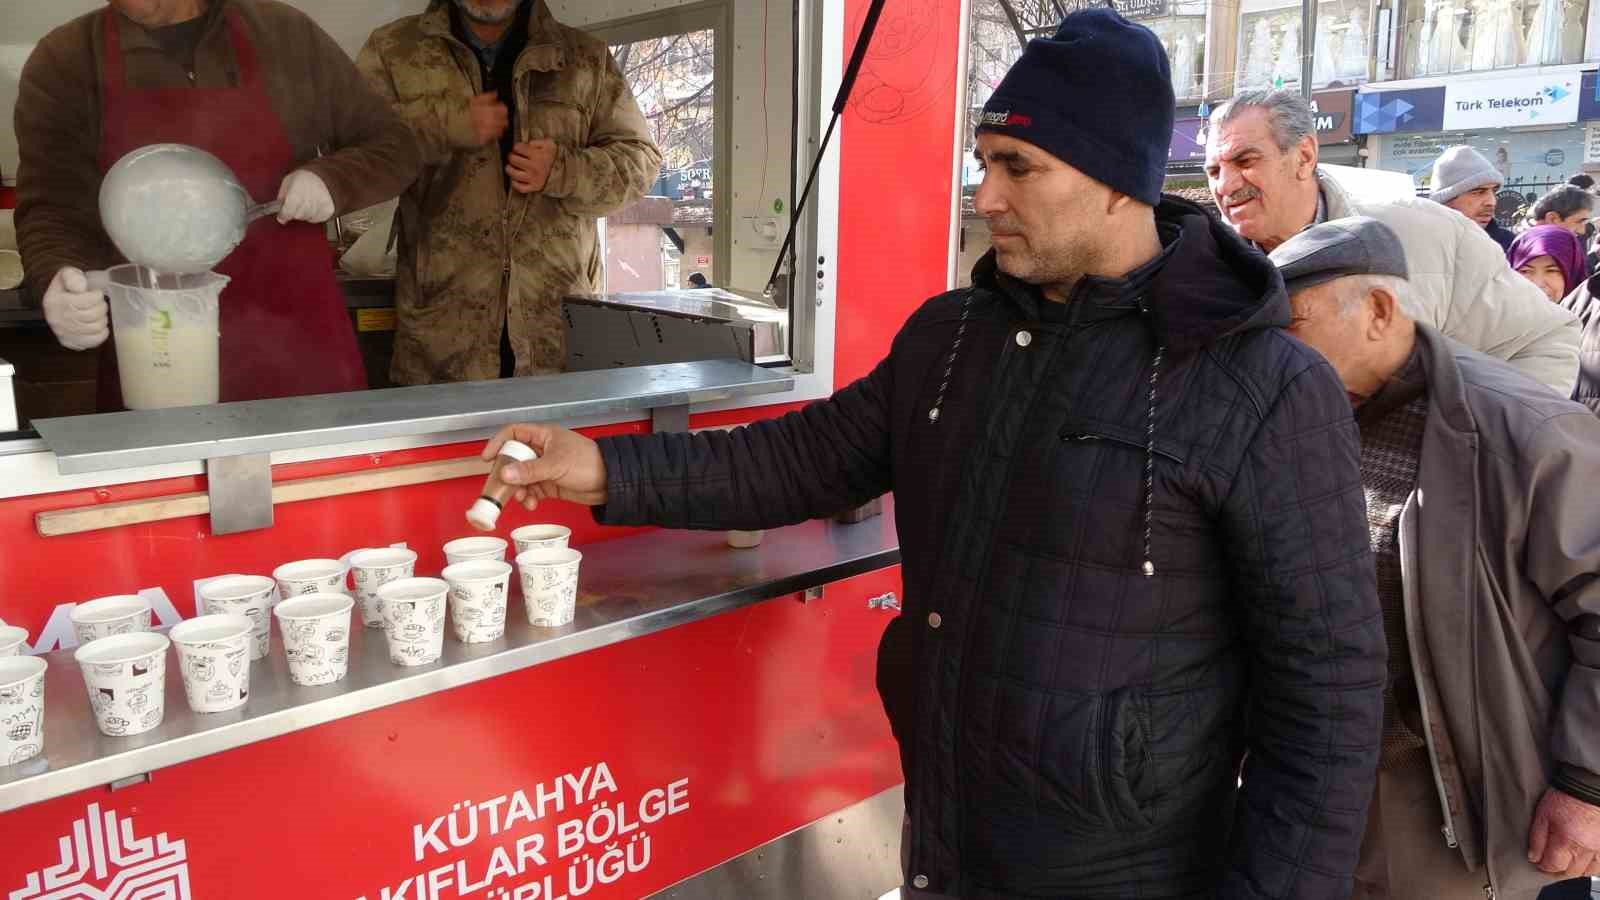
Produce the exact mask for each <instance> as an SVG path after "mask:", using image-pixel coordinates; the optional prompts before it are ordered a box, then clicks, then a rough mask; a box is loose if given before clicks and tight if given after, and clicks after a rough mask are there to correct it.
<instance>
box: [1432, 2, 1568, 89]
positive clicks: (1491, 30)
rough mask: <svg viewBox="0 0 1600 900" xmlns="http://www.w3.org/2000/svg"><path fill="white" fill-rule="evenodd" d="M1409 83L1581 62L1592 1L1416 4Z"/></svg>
mask: <svg viewBox="0 0 1600 900" xmlns="http://www.w3.org/2000/svg"><path fill="white" fill-rule="evenodd" d="M1404 15H1405V68H1406V74H1407V75H1408V76H1409V77H1417V76H1423V75H1444V74H1448V73H1451V72H1471V71H1482V70H1486V69H1503V68H1509V67H1512V66H1540V65H1558V64H1561V63H1575V62H1579V61H1581V60H1582V59H1583V38H1584V29H1585V26H1586V24H1587V22H1588V19H1589V2H1588V0H1412V2H1408V3H1407V4H1406V5H1405V12H1404Z"/></svg>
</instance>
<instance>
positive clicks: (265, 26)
mask: <svg viewBox="0 0 1600 900" xmlns="http://www.w3.org/2000/svg"><path fill="white" fill-rule="evenodd" d="M230 7H231V8H233V9H236V10H238V11H239V15H240V18H241V19H242V20H243V21H244V27H245V31H246V32H247V35H248V37H249V38H250V41H251V42H252V43H253V44H254V45H255V47H256V51H257V55H258V56H259V57H260V59H261V63H262V67H263V68H262V74H263V77H264V79H265V82H266V90H267V94H268V95H269V96H270V97H271V98H272V104H273V107H274V108H275V109H276V111H277V113H278V117H279V118H280V119H282V120H283V126H284V131H285V132H286V133H287V135H288V138H289V143H290V144H291V145H292V147H293V150H294V156H295V159H296V161H297V162H298V164H299V165H301V166H303V167H304V168H306V169H309V170H311V171H313V172H315V173H317V175H318V176H320V177H321V178H322V180H323V181H324V182H325V183H326V184H327V185H328V191H329V193H331V194H333V201H334V205H335V206H336V207H337V208H338V211H339V212H340V213H346V212H350V211H352V210H356V209H361V208H363V207H367V206H371V205H373V204H375V203H381V202H383V201H385V200H388V199H389V198H391V197H394V196H396V195H397V194H399V193H400V192H401V191H402V190H405V187H406V185H408V184H410V183H411V181H412V179H414V178H415V177H416V174H417V169H418V167H419V166H420V164H421V163H420V160H419V159H418V151H417V146H416V141H415V140H414V139H413V138H412V136H411V135H410V134H409V133H408V132H407V130H406V127H405V125H404V124H403V123H401V122H400V120H399V119H397V118H396V117H395V115H394V113H393V112H391V111H390V110H388V109H387V108H385V107H384V105H383V104H382V103H381V102H379V100H378V98H377V97H376V96H374V94H373V93H372V90H371V88H369V87H368V86H367V84H366V82H365V81H363V80H362V78H361V76H360V75H359V74H358V73H357V72H356V69H355V66H353V65H351V63H350V57H349V56H347V55H345V52H344V51H343V50H341V49H339V45H338V44H336V43H334V40H333V38H331V37H329V36H328V35H327V33H326V32H324V31H323V30H322V29H321V28H318V27H317V25H316V23H315V22H313V21H311V19H310V18H309V17H307V16H306V14H305V13H303V12H300V11H299V10H297V9H295V8H293V7H291V6H287V5H285V4H282V3H274V2H270V0H215V2H213V3H211V4H210V6H209V8H208V10H207V13H206V16H207V19H208V22H207V24H206V26H205V32H204V35H203V36H202V37H201V39H200V44H199V46H198V47H197V48H196V50H195V59H194V78H193V80H192V81H191V80H190V77H189V72H188V70H186V68H185V66H184V64H183V63H182V62H180V61H179V60H178V59H175V58H174V57H173V56H171V55H170V54H168V53H167V51H166V50H165V49H164V48H163V47H162V46H161V45H160V43H158V42H157V41H156V39H155V38H153V37H152V36H151V35H150V33H149V32H148V31H146V30H145V29H144V28H142V27H140V26H139V25H137V24H135V23H134V22H132V21H130V20H128V19H126V18H123V17H122V16H120V15H118V16H117V27H118V28H119V29H120V31H119V38H120V39H121V42H122V53H123V59H124V64H125V67H126V70H127V77H128V81H129V84H130V85H131V86H134V87H139V88H152V87H183V86H187V85H190V84H193V85H196V86H198V87H219V86H225V85H231V84H235V83H236V74H237V68H236V63H235V61H234V58H233V47H232V45H231V44H230V43H229V41H228V33H227V29H226V28H224V27H223V22H222V14H223V11H224V10H225V9H227V8H230ZM108 15H116V14H115V13H113V12H111V11H110V10H109V8H106V9H100V10H96V11H95V12H92V13H89V14H88V15H84V16H80V17H78V18H76V19H73V20H72V21H71V22H68V23H67V24H65V25H62V26H61V27H60V28H57V29H56V30H54V31H52V32H50V34H48V35H46V36H45V38H44V40H42V41H40V42H39V45H38V46H37V47H35V48H34V50H33V53H32V54H31V55H30V56H29V57H28V62H27V64H26V65H24V66H23V68H22V80H21V83H20V84H19V85H18V95H17V111H16V133H17V144H18V146H19V150H20V151H21V156H22V158H21V162H20V164H19V166H18V169H17V242H18V244H19V245H20V248H21V250H22V259H23V263H24V265H25V266H26V267H27V271H28V283H29V286H30V287H31V288H32V291H33V295H34V296H35V297H43V296H44V291H45V288H46V287H47V286H49V284H50V279H51V278H53V277H55V274H56V271H57V270H59V269H60V268H61V267H62V266H76V267H79V268H94V269H99V268H105V267H106V266H109V265H112V264H114V263H117V262H120V261H121V256H120V255H119V254H118V253H117V250H116V248H115V247H113V246H112V245H111V239H110V238H109V237H107V236H106V233H105V229H103V228H101V226H100V205H99V196H100V166H99V161H98V156H99V148H100V80H101V76H100V61H101V59H102V57H103V55H104V49H103V43H102V40H101V38H102V33H101V28H102V27H103V25H102V22H103V21H104V18H103V17H105V16H108ZM318 148H321V150H322V152H323V153H324V155H323V156H322V157H321V158H318V156H317V151H318ZM256 199H257V200H262V201H265V200H271V199H273V198H271V197H257V198H256ZM329 268H330V269H331V268H332V262H331V261H330V263H329Z"/></svg>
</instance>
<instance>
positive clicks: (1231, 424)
mask: <svg viewBox="0 0 1600 900" xmlns="http://www.w3.org/2000/svg"><path fill="white" fill-rule="evenodd" d="M1158 218H1159V221H1160V223H1161V227H1162V236H1163V241H1164V243H1166V244H1167V250H1166V252H1165V253H1164V255H1163V256H1162V257H1161V258H1160V259H1158V260H1157V261H1155V262H1154V263H1152V264H1150V265H1149V266H1146V267H1145V268H1144V269H1142V270H1140V271H1138V272H1135V273H1133V274H1132V275H1131V276H1130V277H1129V278H1127V279H1119V280H1115V281H1109V280H1089V281H1086V282H1084V283H1082V284H1080V285H1079V287H1078V288H1077V289H1076V291H1075V293H1074V295H1073V297H1072V298H1071V299H1070V301H1069V302H1068V303H1067V305H1066V306H1064V307H1063V306H1059V305H1055V304H1050V303H1048V302H1047V301H1044V300H1042V298H1041V296H1040V295H1039V293H1038V292H1037V291H1036V290H1035V289H1033V288H1030V287H1028V286H1025V285H1022V284H1020V283H1018V282H1015V281H1013V280H1012V279H1010V278H1007V277H1005V276H1003V275H1000V274H998V273H997V272H996V270H995V266H994V263H993V261H992V257H991V258H989V259H986V260H985V261H984V262H982V263H980V265H979V267H978V271H977V272H976V279H975V280H976V286H975V287H974V288H973V289H971V290H969V291H958V292H954V293H951V294H947V295H945V296H942V297H938V298H935V299H934V300H932V301H930V302H929V303H927V304H926V305H925V306H923V307H922V309H921V310H919V311H918V312H917V313H916V314H915V315H913V316H912V318H911V320H910V321H909V322H907V323H906V325H905V327H904V329H903V330H902V331H901V332H900V334H899V335H898V336H897V337H896V338H895V341H894V344H893V346H892V348H891V350H890V354H889V356H888V358H887V359H885V360H884V361H883V362H882V363H881V364H879V365H878V367H877V368H876V369H875V370H874V371H873V372H872V373H871V374H870V375H868V376H867V377H865V378H863V379H862V380H860V381H858V382H856V383H854V384H852V385H850V386H848V387H846V388H844V389H843V390H841V391H839V392H838V393H837V394H835V395H834V396H833V397H832V398H831V399H829V400H827V401H824V402H820V403H816V404H813V405H812V406H810V407H808V408H807V409H804V410H802V411H800V412H798V413H794V414H791V415H788V416H785V417H783V418H780V419H776V420H773V421H769V422H761V423H757V424H754V425H751V426H749V427H746V428H742V429H738V430H736V431H733V432H729V433H707V434H700V435H694V436H690V435H655V436H650V437H628V438H617V439H608V440H605V441H603V442H602V443H601V448H602V452H603V454H604V456H605V462H606V467H607V473H608V477H609V496H608V501H609V505H608V506H606V507H604V508H602V509H601V510H599V511H597V516H599V517H600V518H601V519H602V521H606V522H613V523H634V524H638V523H657V524H661V525H666V526H671V527H680V528H748V529H754V528H764V527H773V526H777V525H781V524H785V523H792V522H798V521H802V520H805V519H807V518H811V517H816V516H824V515H828V514H831V513H834V512H837V511H839V510H841V509H845V508H849V507H851V506H853V505H857V504H860V503H862V502H864V501H866V500H868V499H869V498H871V497H874V496H876V495H878V494H880V493H882V492H884V491H886V490H893V491H894V492H895V501H896V506H895V509H896V519H897V525H898V527H899V534H900V541H901V549H902V553H903V556H904V575H905V587H906V600H905V604H906V605H905V613H904V614H903V615H902V616H900V617H899V618H898V619H896V620H895V621H894V622H893V623H891V625H890V626H889V629H888V631H887V632H886V633H885V635H884V638H883V644H882V646H881V648H880V657H879V677H878V681H879V685H878V687H879V690H880V692H881V693H882V695H883V700H884V706H885V708H886V710H887V712H888V715H889V719H890V722H891V724H892V726H893V728H894V731H895V735H896V737H897V738H898V739H899V741H900V746H901V752H902V762H903V765H904V767H905V773H906V805H907V808H908V813H909V817H910V829H909V832H908V840H909V841H910V846H909V865H910V868H909V870H908V873H907V877H908V879H911V880H912V881H913V884H914V886H915V887H918V888H925V889H927V890H928V891H929V892H934V893H941V894H953V895H960V896H962V897H981V898H990V897H1071V898H1136V897H1137V898H1178V897H1226V898H1243V900H1252V898H1280V900H1289V898H1294V900H1344V898H1346V897H1348V896H1349V894H1350V879H1349V873H1350V871H1351V869H1352V868H1353V867H1354V863H1355V859H1356V855H1357V852H1358V849H1359V845H1360V839H1361V833H1362V828H1363V825H1364V822H1365V816H1366V808H1367V801H1368V798H1369V796H1370V794H1371V791H1372V784H1373V769H1374V767H1375V765H1376V760H1377V749H1378V742H1379V734H1380V730H1381V723H1382V688H1383V681H1384V675H1385V671H1384V652H1385V651H1384V637H1383V630H1382V622H1381V615H1380V612H1379V608H1378V601H1377V592H1376V587H1375V581H1374V576H1373V568H1372V561H1371V557H1370V553H1369V549H1368V540H1367V531H1366V519H1365V507H1364V501H1363V499H1362V492H1361V475H1360V471H1359V457H1360V454H1359V449H1358V445H1357V436H1356V431H1355V427H1354V423H1353V421H1352V417H1351V412H1350V404H1349V401H1348V399H1347V397H1346V395H1345V392H1344V389H1343V388H1342V387H1341V385H1340V384H1339V381H1338V379H1337V377H1336V376H1335V375H1334V373H1333V371H1332V370H1331V369H1330V368H1329V366H1328V365H1327V363H1326V362H1324V361H1323V359H1322V358H1321V357H1320V356H1318V355H1317V354H1316V353H1315V352H1313V351H1312V350H1310V349H1309V348H1307V347H1306V346H1304V345H1303V344H1301V343H1299V342H1298V341H1296V340H1295V339H1294V338H1292V337H1290V336H1288V335H1287V334H1286V333H1285V332H1283V331H1281V330H1280V329H1279V326H1282V325H1284V324H1286V323H1287V322H1288V320H1289V305H1288V300H1287V298H1286V296H1285V294H1284V290H1283V285H1282V282H1281V280H1280V279H1279V277H1278V275H1277V272H1276V271H1275V270H1274V269H1273V268H1272V266H1271V264H1270V263H1269V262H1268V261H1267V259H1266V258H1265V257H1264V256H1262V255H1260V254H1259V253H1257V252H1256V251H1254V250H1252V249H1250V248H1248V247H1246V246H1245V245H1244V244H1243V243H1242V242H1241V241H1240V240H1239V239H1238V238H1237V237H1235V236H1234V234H1233V232H1232V231H1229V230H1227V229H1226V228H1223V227H1221V226H1218V225H1215V224H1213V223H1212V222H1211V221H1210V220H1209V219H1208V218H1207V217H1206V216H1205V214H1204V213H1203V212H1201V211H1200V209H1199V208H1198V207H1195V206H1193V205H1190V204H1187V203H1182V202H1180V201H1173V200H1168V201H1167V202H1165V203H1164V204H1163V205H1162V207H1161V208H1160V210H1159V213H1158ZM1152 433H1153V435H1154V443H1153V447H1152V446H1151V445H1150V443H1149V436H1150V435H1151V434H1152ZM1147 563H1148V564H1149V565H1148V566H1147ZM1150 570H1153V574H1151V575H1147V574H1146V572H1147V571H1150ZM1247 751H1248V754H1247ZM1241 764H1242V766H1243V779H1244V788H1243V791H1242V792H1241V791H1238V790H1237V789H1236V781H1237V779H1238V778H1239V777H1240V772H1241ZM1236 794H1237V795H1238V796H1237V797H1236V796H1235V795H1236Z"/></svg>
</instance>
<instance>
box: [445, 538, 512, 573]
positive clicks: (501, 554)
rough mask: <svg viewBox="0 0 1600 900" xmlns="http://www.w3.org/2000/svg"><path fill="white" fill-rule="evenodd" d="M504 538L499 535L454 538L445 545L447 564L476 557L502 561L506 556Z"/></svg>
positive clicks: (467, 560) (469, 560)
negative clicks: (498, 536)
mask: <svg viewBox="0 0 1600 900" xmlns="http://www.w3.org/2000/svg"><path fill="white" fill-rule="evenodd" d="M507 546H508V545H507V544H506V542H505V539H504V538H497V537H465V538H459V539H457V540H453V541H451V542H450V543H448V544H445V545H444V558H445V564H446V565H451V566H453V565H455V564H456V563H464V562H471V561H473V560H475V559H498V560H501V561H502V562H503V561H504V560H505V558H506V547H507Z"/></svg>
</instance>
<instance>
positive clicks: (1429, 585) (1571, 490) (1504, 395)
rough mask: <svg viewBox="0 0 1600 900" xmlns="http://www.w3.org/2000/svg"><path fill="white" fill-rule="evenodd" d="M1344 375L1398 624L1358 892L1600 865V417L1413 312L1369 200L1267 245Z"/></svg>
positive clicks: (1540, 881)
mask: <svg viewBox="0 0 1600 900" xmlns="http://www.w3.org/2000/svg"><path fill="white" fill-rule="evenodd" d="M1272 260H1273V262H1274V263H1276V264H1277V265H1278V267H1279V270H1280V271H1281V272H1282V274H1283V277H1284V281H1285V282H1286V284H1287V287H1288V289H1289V292H1290V297H1291V305H1292V308H1293V313H1292V319H1291V324H1290V326H1289V331H1290V332H1291V333H1293V334H1294V335H1295V336H1296V337H1298V338H1300V339H1301V340H1304V341H1305V342H1306V343H1308V344H1310V345H1311V346H1312V347H1314V348H1316V349H1317V350H1318V351H1320V352H1321V353H1322V354H1323V355H1324V356H1325V357H1327V359H1328V361H1329V362H1330V363H1331V364H1332V365H1333V367H1334V370H1335V371H1336V372H1337V373H1338V374H1339V377H1340V379H1341V380H1342V381H1343V382H1344V385H1345V390H1346V392H1347V393H1348V394H1349V395H1350V401H1351V403H1352V405H1354V407H1355V409H1356V419H1357V424H1358V426H1359V427H1360V429H1361V438H1362V451H1361V470H1362V472H1361V474H1362V485H1363V488H1364V490H1365V493H1366V499H1367V519H1368V525H1369V531H1370V533H1371V538H1372V549H1373V553H1374V556H1375V558H1376V562H1377V569H1378V593H1379V598H1380V600H1381V602H1382V607H1383V613H1384V625H1385V629H1384V630H1385V632H1386V634H1387V636H1388V640H1389V681H1388V687H1387V689H1386V691H1385V696H1384V700H1385V704H1384V733H1383V753H1382V756H1381V761H1380V765H1379V773H1378V783H1377V790H1376V792H1375V794H1374V798H1373V804H1372V808H1371V814H1370V816H1369V818H1368V823H1367V833H1366V837H1365V839H1364V841H1363V845H1362V850H1361V860H1360V863H1359V864H1358V867H1357V869H1356V891H1355V895H1354V896H1355V897H1357V898H1395V900H1401V898H1404V900H1411V898H1422V897H1427V898H1430V900H1457V898H1459V900H1469V898H1470V900H1482V898H1483V897H1485V896H1488V897H1492V898H1497V900H1508V898H1524V897H1528V898H1531V897H1533V896H1534V895H1535V894H1536V893H1537V892H1538V890H1539V889H1540V887H1542V886H1543V885H1544V884H1546V883H1548V882H1549V881H1551V880H1552V878H1554V877H1557V876H1559V877H1566V878H1572V877H1579V876H1584V875H1591V874H1596V873H1600V775H1597V774H1596V773H1597V772H1600V577H1597V573H1600V505H1597V504H1596V503H1595V502H1594V500H1593V495H1592V492H1593V485H1594V484H1595V483H1596V481H1597V480H1600V420H1597V419H1596V418H1595V416H1594V415H1593V414H1591V413H1590V412H1589V411H1588V410H1587V409H1585V408H1584V407H1583V406H1581V405H1579V404H1577V403H1573V402H1571V401H1568V400H1566V399H1564V398H1561V397H1557V396H1556V395H1554V394H1552V393H1550V392H1549V391H1547V390H1545V389H1544V388H1542V387H1540V386H1539V385H1537V384H1535V383H1534V382H1533V381H1531V380H1529V379H1527V378H1526V377H1524V376H1522V375H1521V374H1519V373H1518V372H1516V371H1515V370H1513V369H1512V368H1510V367H1509V366H1507V365H1505V364H1504V363H1502V362H1500V361H1498V360H1494V359H1491V358H1489V357H1487V356H1485V355H1483V354H1481V353H1478V352H1476V351H1474V350H1471V349H1468V348H1467V347H1465V346H1462V345H1461V344H1458V343H1456V342H1455V341H1452V340H1450V339H1449V338H1446V337H1444V336H1442V335H1441V334H1439V332H1438V331H1436V330H1434V329H1433V328H1432V327H1430V326H1428V325H1426V324H1423V323H1419V322H1414V321H1413V320H1412V319H1411V318H1409V317H1408V316H1407V315H1406V314H1405V313H1404V312H1403V311H1402V310H1403V309H1404V308H1405V306H1406V300H1407V296H1406V295H1407V294H1408V293H1409V292H1410V291H1411V290H1412V285H1411V283H1410V282H1409V280H1408V267H1407V264H1406V260H1405V256H1404V253H1403V250H1402V248H1401V242H1400V240H1399V239H1398V238H1397V237H1396V236H1395V234H1394V232H1393V231H1392V230H1391V229H1389V228H1388V227H1387V226H1385V225H1384V224H1383V223H1381V222H1378V221H1376V220H1374V219H1370V218H1359V217H1358V218H1348V219H1340V220H1335V221H1332V222H1328V223H1326V224H1322V225H1317V226H1314V227H1312V228H1310V229H1308V230H1307V231H1304V232H1302V233H1301V234H1299V235H1297V236H1295V237H1293V238H1291V239H1290V240H1288V241H1287V242H1285V243H1284V244H1282V245H1281V246H1279V247H1278V248H1277V249H1276V250H1275V251H1273V253H1272Z"/></svg>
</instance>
